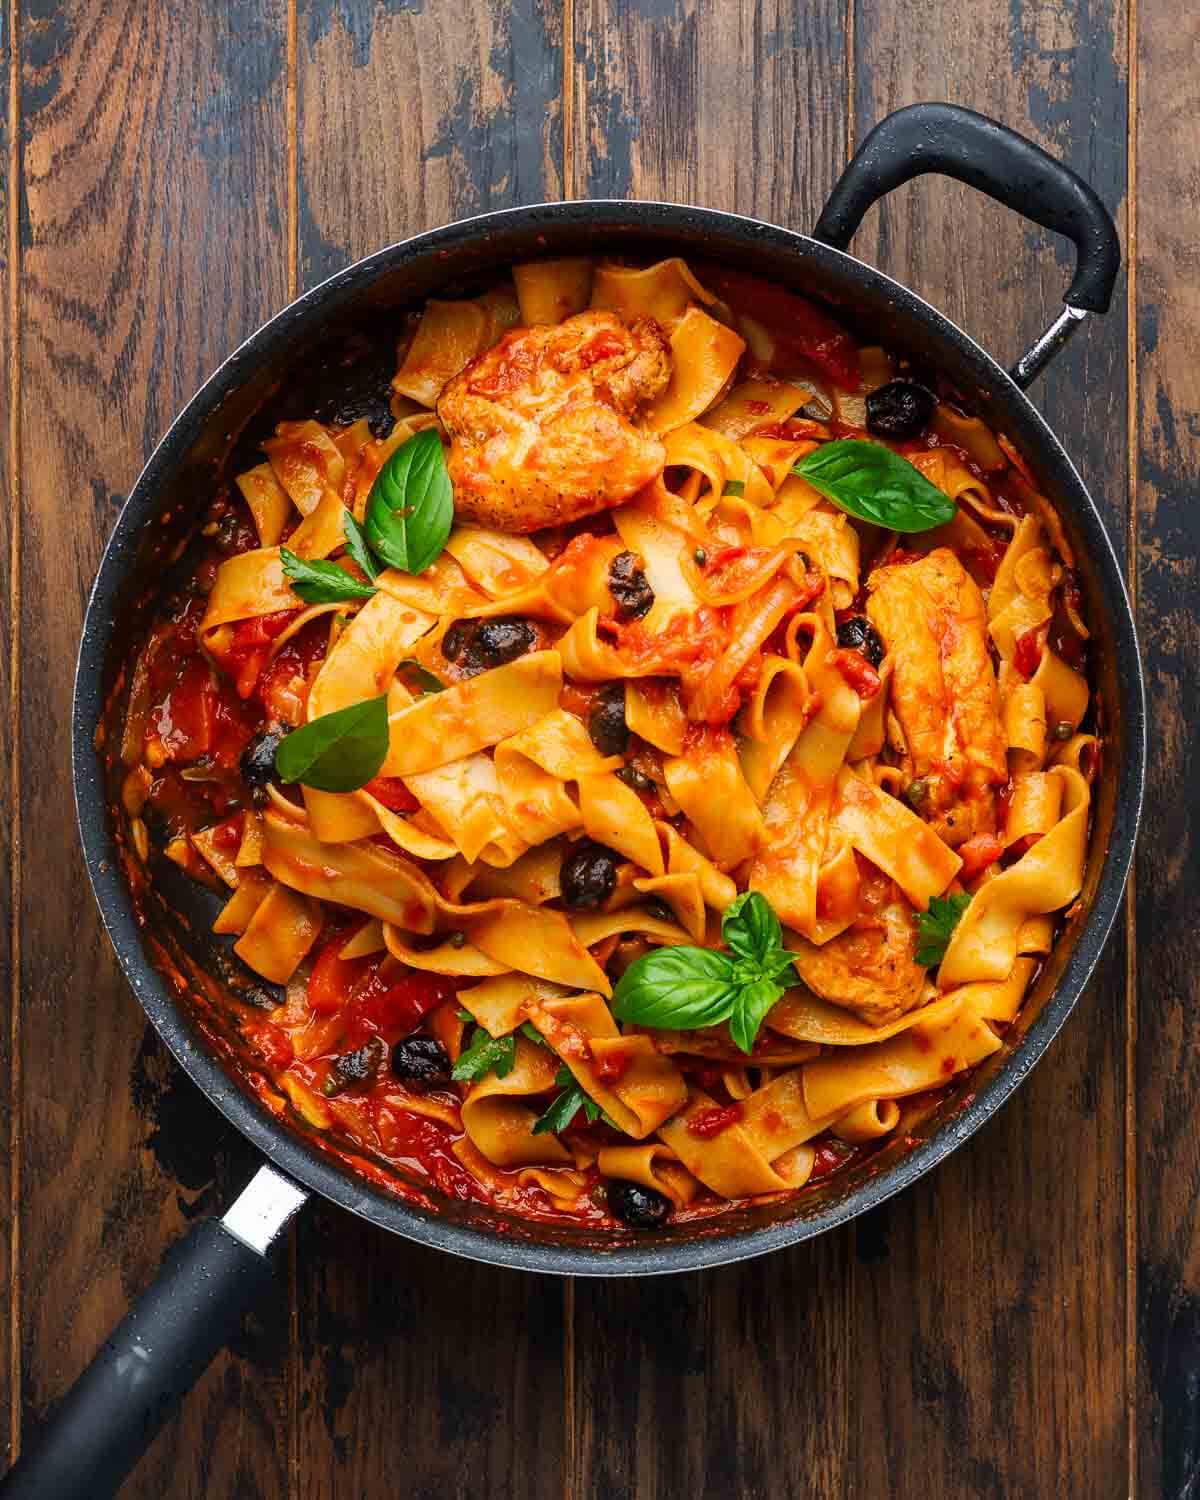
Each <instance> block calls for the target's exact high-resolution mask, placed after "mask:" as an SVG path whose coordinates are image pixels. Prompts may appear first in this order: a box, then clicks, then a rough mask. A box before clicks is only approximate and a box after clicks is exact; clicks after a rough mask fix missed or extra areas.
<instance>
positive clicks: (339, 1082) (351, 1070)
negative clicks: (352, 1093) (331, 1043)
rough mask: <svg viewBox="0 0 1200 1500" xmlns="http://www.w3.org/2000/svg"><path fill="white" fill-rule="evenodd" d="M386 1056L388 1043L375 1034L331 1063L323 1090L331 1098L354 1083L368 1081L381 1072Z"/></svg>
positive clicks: (322, 1086)
mask: <svg viewBox="0 0 1200 1500" xmlns="http://www.w3.org/2000/svg"><path fill="white" fill-rule="evenodd" d="M386 1056H387V1043H386V1042H385V1041H384V1040H383V1038H382V1037H381V1036H373V1037H372V1038H371V1039H370V1041H367V1042H364V1043H363V1045H362V1046H361V1047H358V1048H356V1049H355V1050H354V1051H353V1052H344V1053H343V1054H342V1055H341V1057H335V1058H334V1060H333V1062H332V1063H331V1064H330V1067H329V1073H328V1075H327V1076H326V1079H325V1082H324V1083H323V1084H322V1085H321V1092H322V1093H323V1094H324V1095H325V1097H326V1098H327V1099H329V1098H332V1097H333V1096H334V1095H335V1094H340V1093H341V1092H342V1090H343V1089H348V1088H350V1087H351V1086H352V1085H353V1084H356V1083H368V1082H369V1081H370V1080H371V1079H372V1078H374V1077H375V1075H376V1073H378V1072H379V1069H380V1068H381V1067H382V1066H383V1060H384V1058H385V1057H386Z"/></svg>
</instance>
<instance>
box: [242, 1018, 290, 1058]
mask: <svg viewBox="0 0 1200 1500" xmlns="http://www.w3.org/2000/svg"><path fill="white" fill-rule="evenodd" d="M242 1034H243V1036H245V1038H246V1040H247V1042H248V1043H249V1044H250V1046H251V1047H252V1048H253V1050H254V1051H255V1052H256V1053H257V1054H258V1056H259V1057H261V1058H262V1060H263V1062H264V1063H266V1065H267V1067H268V1068H279V1069H283V1068H288V1067H290V1066H291V1064H292V1060H293V1058H294V1057H295V1053H294V1052H293V1051H292V1042H291V1038H290V1037H289V1036H288V1034H287V1032H286V1031H284V1030H283V1029H282V1028H281V1027H279V1026H276V1025H275V1023H274V1021H247V1022H246V1023H245V1025H244V1026H243V1027H242Z"/></svg>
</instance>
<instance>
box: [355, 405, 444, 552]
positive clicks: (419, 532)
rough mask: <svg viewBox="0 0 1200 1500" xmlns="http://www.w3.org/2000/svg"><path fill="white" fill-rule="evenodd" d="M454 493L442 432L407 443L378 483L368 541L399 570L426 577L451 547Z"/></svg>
mask: <svg viewBox="0 0 1200 1500" xmlns="http://www.w3.org/2000/svg"><path fill="white" fill-rule="evenodd" d="M453 523H454V491H453V488H452V486H451V484H450V475H449V474H448V473H447V472H446V455H445V453H444V452H443V451H442V440H441V438H440V437H439V436H438V433H437V429H436V428H433V427H427V428H425V430H424V431H423V432H418V433H416V434H415V435H414V436H413V437H410V438H409V440H408V441H407V442H406V443H402V444H401V445H400V447H399V448H397V449H396V451H395V453H393V454H392V456H391V458H389V459H388V461H387V463H385V464H384V466H383V468H382V469H380V471H379V473H378V474H377V475H376V477H375V483H374V484H373V485H372V486H371V494H370V496H369V498H368V500H367V518H366V538H367V541H368V542H369V544H370V546H371V548H372V549H373V551H374V552H375V553H376V554H377V555H378V556H379V557H381V558H382V559H383V560H384V562H386V563H389V564H390V565H391V566H392V567H393V568H400V569H402V570H403V571H404V572H405V573H423V572H424V571H425V569H426V568H427V567H428V566H429V565H430V563H431V562H433V560H434V558H435V557H437V555H438V553H439V552H441V550H442V548H443V547H444V546H445V545H446V538H447V537H448V536H449V535H450V527H451V526H452V525H453Z"/></svg>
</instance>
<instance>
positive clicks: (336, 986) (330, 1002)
mask: <svg viewBox="0 0 1200 1500" xmlns="http://www.w3.org/2000/svg"><path fill="white" fill-rule="evenodd" d="M348 938H349V934H348V933H346V932H340V933H338V935H337V936H336V937H335V938H333V939H331V941H329V942H328V943H326V944H325V946H324V947H323V948H322V949H321V951H320V953H319V954H318V955H317V961H316V963H315V964H314V965H313V971H312V973H311V974H310V975H309V977H308V1003H309V1005H311V1006H312V1008H313V1010H314V1011H316V1013H317V1015H319V1016H329V1015H333V1013H334V1012H335V1011H339V1010H341V1008H342V1006H343V1005H345V1004H346V1002H347V1001H348V1000H349V998H350V994H351V991H352V990H353V988H354V986H355V984H356V982H357V981H358V980H360V979H361V978H362V977H363V975H364V973H365V972H366V970H367V969H368V968H369V967H370V965H371V963H372V960H371V959H370V958H350V959H345V958H341V957H339V954H340V953H341V951H342V949H343V948H344V947H345V946H346V943H347V941H348Z"/></svg>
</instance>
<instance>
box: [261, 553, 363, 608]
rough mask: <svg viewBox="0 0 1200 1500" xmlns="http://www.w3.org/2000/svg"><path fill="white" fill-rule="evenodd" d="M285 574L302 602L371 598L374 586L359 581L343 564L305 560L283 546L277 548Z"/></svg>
mask: <svg viewBox="0 0 1200 1500" xmlns="http://www.w3.org/2000/svg"><path fill="white" fill-rule="evenodd" d="M279 557H280V561H281V562H282V563H283V571H284V575H285V576H286V578H287V581H288V582H289V583H290V584H291V586H292V592H293V593H294V594H299V596H300V597H301V599H303V600H304V602H305V604H340V603H341V602H342V601H343V600H345V599H370V598H371V597H372V595H373V594H374V593H375V589H374V586H373V585H372V584H369V583H359V581H358V579H357V578H351V576H350V574H349V573H347V572H346V570H345V568H342V567H339V566H338V564H337V563H331V562H321V561H317V562H308V561H307V560H306V559H305V558H303V557H297V556H296V554H295V553H294V552H289V551H288V549H287V548H286V547H280V549H279Z"/></svg>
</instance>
